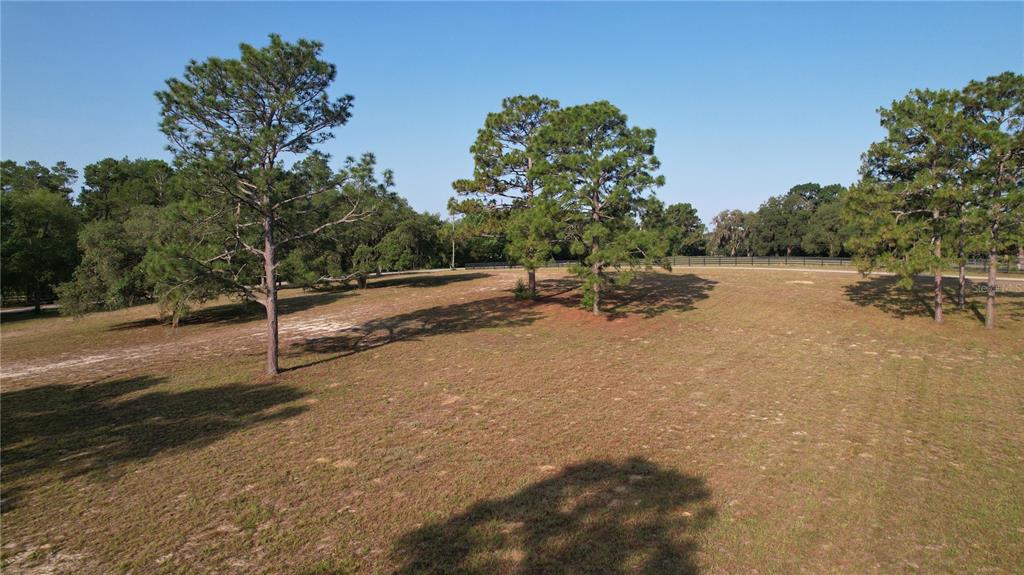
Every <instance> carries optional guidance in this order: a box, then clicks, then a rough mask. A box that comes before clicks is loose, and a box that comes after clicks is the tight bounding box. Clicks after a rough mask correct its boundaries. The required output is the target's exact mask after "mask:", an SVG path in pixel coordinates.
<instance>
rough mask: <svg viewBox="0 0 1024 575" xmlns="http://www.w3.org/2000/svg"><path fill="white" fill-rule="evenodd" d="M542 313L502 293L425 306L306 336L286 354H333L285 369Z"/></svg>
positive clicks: (517, 322) (516, 323)
mask: <svg viewBox="0 0 1024 575" xmlns="http://www.w3.org/2000/svg"><path fill="white" fill-rule="evenodd" d="M542 317H543V314H542V313H541V312H540V311H538V310H536V309H533V306H532V305H530V304H529V303H527V302H521V301H516V300H514V299H513V298H512V297H511V296H504V295H503V296H501V297H497V298H489V299H484V300H476V301H470V302H466V303H458V304H450V305H442V306H434V307H428V308H424V309H419V310H415V311H411V312H408V313H403V314H399V315H395V316H391V317H387V318H381V319H375V320H371V321H369V322H367V323H364V324H363V325H360V326H358V327H354V328H352V329H349V330H345V331H341V332H339V333H338V334H336V335H330V336H326V337H318V338H315V339H309V340H306V341H305V342H303V343H301V344H299V345H298V346H297V348H296V349H294V350H293V351H292V352H290V353H289V355H302V354H306V353H316V354H333V355H332V357H328V358H326V359H319V360H317V361H314V362H311V363H306V364H303V365H300V366H295V367H291V368H288V370H292V369H299V368H301V367H308V366H310V365H315V364H318V363H324V362H327V361H332V360H334V359H337V358H339V357H344V356H346V355H351V354H353V353H359V352H362V351H367V350H371V349H376V348H378V347H381V346H384V345H388V344H392V343H396V342H400V341H417V340H420V339H423V338H426V337H431V336H438V335H449V334H457V333H469V332H473V331H477V330H481V329H492V328H502V327H520V326H525V325H530V324H531V323H533V322H535V321H537V320H539V319H541V318H542Z"/></svg>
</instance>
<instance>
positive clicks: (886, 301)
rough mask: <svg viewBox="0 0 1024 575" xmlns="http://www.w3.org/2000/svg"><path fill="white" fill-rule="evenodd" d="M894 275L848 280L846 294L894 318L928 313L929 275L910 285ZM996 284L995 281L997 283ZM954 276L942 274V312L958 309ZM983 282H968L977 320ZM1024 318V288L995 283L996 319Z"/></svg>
mask: <svg viewBox="0 0 1024 575" xmlns="http://www.w3.org/2000/svg"><path fill="white" fill-rule="evenodd" d="M897 282H898V278H896V277H895V276H872V277H868V278H864V279H862V280H860V281H858V282H857V283H852V284H849V285H847V286H846V287H845V288H844V291H845V292H846V296H847V297H848V298H849V299H850V301H852V302H853V303H855V304H857V305H859V306H861V307H874V308H876V309H879V310H881V311H883V312H885V313H887V314H889V315H892V316H893V317H895V318H897V319H904V318H908V317H932V316H933V315H934V313H935V308H934V297H935V294H934V289H935V287H934V286H935V284H934V283H933V280H932V279H931V278H924V277H917V278H914V283H913V287H912V288H911V289H906V288H903V287H900V286H899V284H898V283H897ZM997 285H999V284H997ZM957 286H958V282H957V279H956V278H943V280H942V293H943V306H942V309H943V312H944V313H958V312H960V310H958V309H957V307H956V292H957ZM984 290H985V285H984V283H982V282H973V281H972V282H969V284H968V292H967V294H968V297H967V310H966V311H967V312H968V313H970V314H971V315H972V316H973V317H974V318H975V319H976V320H977V321H979V322H981V323H985V315H984V312H985V310H984V306H985V301H984V300H985V293H984ZM1006 318H1008V319H1011V320H1018V321H1019V320H1024V290H1018V289H1017V286H1016V285H1015V284H1014V285H1013V286H1006V285H1005V284H1003V285H1002V286H1000V287H999V292H998V294H997V296H996V322H997V323H998V322H999V320H1000V319H1006Z"/></svg>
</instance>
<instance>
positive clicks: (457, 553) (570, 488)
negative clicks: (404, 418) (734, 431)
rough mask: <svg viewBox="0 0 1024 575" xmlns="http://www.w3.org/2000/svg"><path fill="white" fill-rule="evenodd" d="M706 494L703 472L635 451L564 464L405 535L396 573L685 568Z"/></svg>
mask: <svg viewBox="0 0 1024 575" xmlns="http://www.w3.org/2000/svg"><path fill="white" fill-rule="evenodd" d="M709 496H710V492H709V491H708V488H707V487H706V486H705V484H704V481H703V480H702V479H700V478H698V477H691V476H687V475H683V474H680V473H678V472H676V471H673V470H668V469H663V468H660V467H658V466H657V465H655V464H653V463H651V462H650V461H648V460H646V459H643V458H638V457H637V458H632V459H628V460H626V461H590V462H586V463H582V464H579V465H573V466H571V467H567V468H566V469H565V470H563V471H562V472H561V473H559V474H558V475H556V476H554V477H552V478H550V479H545V480H543V481H540V482H537V483H534V484H532V485H529V486H527V487H526V488H524V489H522V490H521V491H519V492H517V493H515V494H513V495H511V496H509V497H505V498H501V499H492V500H487V501H482V502H480V503H477V504H475V505H473V506H472V507H470V508H469V509H467V510H466V511H464V512H462V513H460V514H458V515H455V516H454V517H451V518H449V519H448V520H446V521H443V522H438V523H433V524H429V525H426V526H424V527H422V528H419V529H417V530H415V531H413V532H411V533H408V534H406V535H405V536H403V537H402V538H401V540H400V541H399V542H398V544H397V545H396V546H395V549H394V558H395V561H396V562H397V563H398V564H399V565H400V567H399V568H398V569H397V570H396V573H397V574H399V575H412V574H421V573H423V574H426V573H429V574H439V575H440V574H442V573H444V574H448V573H461V574H466V575H469V574H481V575H483V574H485V573H487V574H489V573H517V574H549V573H551V574H558V573H566V574H568V573H605V574H618V573H646V574H654V573H665V574H676V575H680V574H682V575H685V574H694V573H698V572H699V567H698V564H697V561H696V558H695V553H696V551H697V535H698V533H699V532H700V531H701V530H703V529H704V528H706V527H707V526H708V525H709V524H710V522H711V521H712V520H713V519H714V517H715V509H714V507H713V506H711V505H710V504H709V503H708V499H709Z"/></svg>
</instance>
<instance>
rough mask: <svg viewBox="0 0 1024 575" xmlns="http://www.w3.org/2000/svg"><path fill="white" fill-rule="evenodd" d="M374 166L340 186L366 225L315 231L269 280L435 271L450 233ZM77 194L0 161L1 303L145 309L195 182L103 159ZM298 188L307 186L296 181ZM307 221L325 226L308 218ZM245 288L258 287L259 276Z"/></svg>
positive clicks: (309, 169) (148, 166)
mask: <svg viewBox="0 0 1024 575" xmlns="http://www.w3.org/2000/svg"><path fill="white" fill-rule="evenodd" d="M374 162H375V161H374V158H373V156H372V155H366V156H364V157H362V158H360V159H358V160H354V159H350V160H349V167H350V168H351V169H352V171H353V172H358V173H359V174H360V177H359V178H357V179H354V180H353V182H352V183H349V184H348V185H349V186H350V187H353V188H354V187H358V188H360V189H359V190H348V192H349V193H352V194H357V193H358V194H361V195H363V196H365V199H364V206H365V207H367V208H368V209H371V210H372V211H373V214H374V217H373V218H364V219H360V220H359V221H355V222H353V223H351V224H350V225H346V226H343V227H334V228H331V229H329V230H327V229H325V230H324V232H323V233H321V234H317V236H316V237H315V238H312V237H311V238H309V239H308V240H307V241H304V242H300V243H295V244H294V245H293V246H290V247H289V248H287V249H285V250H282V252H283V253H280V254H279V256H280V262H279V265H278V268H277V269H278V274H279V275H278V279H279V280H280V281H285V282H289V283H290V284H293V285H301V286H313V285H315V284H318V283H324V282H325V281H328V280H355V281H358V280H359V279H360V278H361V277H365V276H366V275H367V274H371V273H374V272H379V271H380V272H383V271H397V270H406V269H414V268H428V267H436V266H440V265H443V264H446V263H447V262H448V258H449V257H450V247H448V246H450V240H451V232H450V227H449V226H446V225H444V222H442V220H441V218H440V217H439V216H437V215H434V214H428V213H419V212H417V211H416V210H414V209H412V208H411V207H410V206H409V204H408V202H406V201H405V199H404V198H402V197H400V196H398V195H397V194H395V193H394V192H393V191H391V190H390V188H391V182H390V180H391V176H390V174H387V173H385V175H384V176H383V178H382V180H383V181H377V178H376V177H375V176H374V175H373V173H374V165H375V164H374ZM326 169H329V168H327V167H326V158H324V157H317V158H315V159H314V161H311V162H307V163H306V164H305V165H303V166H302V167H301V168H300V169H298V170H296V173H295V174H294V176H295V177H296V179H300V178H303V177H308V178H310V179H312V178H314V177H315V176H314V174H315V173H316V171H318V170H320V171H322V170H326ZM84 176H85V179H84V186H83V187H82V189H81V192H80V193H79V194H78V195H77V197H73V189H72V186H73V185H74V183H75V182H76V180H77V178H78V174H77V172H76V171H75V170H74V169H72V168H70V167H68V166H67V164H65V163H64V162H60V163H58V164H56V165H55V166H51V167H47V166H44V165H41V164H39V163H38V162H34V161H30V162H27V163H24V164H18V163H15V162H13V161H10V160H7V161H4V162H3V163H2V187H3V188H2V189H3V194H2V198H0V202H2V203H0V210H2V228H3V236H2V242H3V243H2V246H0V253H2V256H3V262H2V266H3V267H2V274H3V277H2V283H3V294H4V301H5V302H6V303H8V304H15V303H21V304H29V305H38V304H40V303H45V302H48V301H53V300H55V299H59V303H60V306H61V310H62V312H64V313H67V314H71V315H79V314H82V313H86V312H89V311H95V310H100V309H114V308H118V307H123V306H129V305H133V304H137V303H143V302H151V301H155V300H156V299H157V297H158V295H159V294H158V289H159V286H160V284H161V282H162V281H163V280H165V277H164V271H163V270H164V267H165V265H166V261H165V259H166V257H165V256H166V254H165V253H163V251H162V250H161V248H162V247H164V246H165V244H166V242H167V241H170V240H173V239H174V237H175V235H176V232H178V231H180V230H179V229H176V228H180V226H182V221H183V220H182V219H181V218H180V217H179V216H181V212H182V211H188V209H189V196H190V195H191V194H195V193H196V190H195V189H194V185H195V182H194V181H190V173H189V172H188V171H187V170H175V169H174V168H173V167H172V166H171V165H169V164H168V163H166V162H164V161H162V160H149V159H137V160H131V159H128V158H124V159H120V160H118V159H114V158H106V159H103V160H100V161H99V162H96V163H94V164H90V165H88V166H86V168H85V170H84ZM306 183H307V185H308V182H306ZM306 217H312V218H317V219H322V220H326V218H327V217H329V214H316V213H315V212H314V211H310V212H309V213H308V214H306ZM254 281H256V282H258V281H259V278H258V274H257V277H256V279H255V280H254Z"/></svg>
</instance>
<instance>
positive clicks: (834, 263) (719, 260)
mask: <svg viewBox="0 0 1024 575" xmlns="http://www.w3.org/2000/svg"><path fill="white" fill-rule="evenodd" d="M668 261H669V263H670V264H672V267H801V268H853V267H854V263H853V259H852V258H827V257H810V256H747V257H728V256H672V257H670V258H668ZM576 263H579V262H577V261H575V260H558V261H551V262H548V263H546V264H544V265H542V266H540V267H542V268H565V267H569V266H571V265H573V264H576ZM522 267H523V266H521V265H518V264H514V263H511V262H477V263H467V264H466V269H516V268H522ZM1017 267H1018V266H1017V263H1016V262H1015V261H1010V260H1003V261H1000V262H999V265H998V267H997V268H996V271H998V272H1000V273H1009V274H1024V270H1019V269H1017ZM949 269H950V270H956V269H957V267H956V266H951V267H950V268H949ZM966 269H967V271H968V272H974V273H987V272H988V260H987V259H971V260H968V261H967V265H966Z"/></svg>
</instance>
